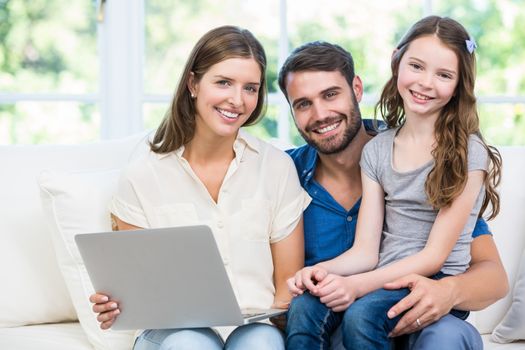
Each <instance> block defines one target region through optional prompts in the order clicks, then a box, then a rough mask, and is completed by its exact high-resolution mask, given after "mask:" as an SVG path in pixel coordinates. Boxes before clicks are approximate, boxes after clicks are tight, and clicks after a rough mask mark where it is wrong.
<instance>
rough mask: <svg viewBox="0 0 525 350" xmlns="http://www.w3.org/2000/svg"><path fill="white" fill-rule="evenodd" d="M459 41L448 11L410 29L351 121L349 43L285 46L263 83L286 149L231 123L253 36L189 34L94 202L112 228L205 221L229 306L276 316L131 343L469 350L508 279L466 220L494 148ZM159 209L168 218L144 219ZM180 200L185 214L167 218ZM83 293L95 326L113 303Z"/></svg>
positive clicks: (252, 78) (484, 238)
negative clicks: (286, 122) (157, 113)
mask: <svg viewBox="0 0 525 350" xmlns="http://www.w3.org/2000/svg"><path fill="white" fill-rule="evenodd" d="M475 49H476V44H475V42H474V40H473V39H472V38H471V37H470V36H469V35H468V33H467V31H466V30H465V29H464V28H463V27H462V26H461V24H459V23H458V22H456V21H454V20H452V19H449V18H441V17H437V16H431V17H426V18H424V19H422V20H420V21H418V22H417V23H416V24H414V25H413V26H412V27H411V28H410V30H409V31H408V32H407V34H406V35H405V37H404V38H403V39H402V40H401V42H400V43H399V45H398V46H397V48H396V49H395V50H394V53H393V55H392V78H391V79H390V80H389V81H388V82H387V84H386V85H385V88H384V89H383V92H382V94H381V99H380V102H379V104H378V107H377V110H378V111H379V114H381V116H382V117H383V118H384V119H385V121H386V124H384V123H374V122H372V121H369V120H362V119H361V114H360V111H359V105H358V104H359V102H360V100H361V97H362V94H363V84H362V82H361V79H360V77H359V76H357V75H355V72H354V64H353V60H352V56H351V54H350V53H349V52H347V51H345V50H344V49H342V48H341V47H339V46H337V45H333V44H330V43H326V42H312V43H307V44H305V45H303V46H301V47H299V48H297V49H296V50H295V51H293V52H292V54H291V55H290V57H289V58H288V59H287V60H286V62H285V64H284V65H283V67H282V68H281V71H280V74H279V86H280V88H281V90H282V92H283V94H284V95H285V96H286V98H287V100H288V102H289V104H290V108H291V110H292V115H293V117H294V121H295V123H296V126H297V128H298V130H299V132H300V133H301V135H302V136H303V138H304V139H305V141H306V142H307V145H305V146H302V147H299V148H297V149H293V150H290V151H288V153H289V156H291V157H289V156H287V155H286V154H285V153H283V152H281V151H279V150H277V149H276V148H274V147H273V146H271V145H269V144H267V143H265V142H263V141H261V140H258V139H256V138H254V137H252V136H250V135H248V134H246V133H244V132H243V131H242V130H240V128H241V127H242V126H248V125H251V124H253V123H255V122H256V121H257V120H258V119H259V117H260V116H261V115H262V112H263V111H264V106H265V100H266V80H265V68H266V56H265V53H264V49H263V47H262V46H261V44H260V43H259V41H258V40H257V39H256V38H255V37H254V36H253V35H252V34H251V33H250V32H249V31H247V30H245V29H240V28H237V27H231V26H224V27H219V28H216V29H214V30H211V31H210V32H208V33H207V34H205V35H204V36H203V37H202V38H201V39H200V40H199V41H198V42H197V44H196V46H195V47H194V49H193V51H192V52H191V54H190V57H189V59H188V61H187V63H186V66H185V68H184V71H183V74H182V76H181V79H180V82H179V85H178V87H177V90H176V92H175V96H174V99H173V101H172V104H171V108H170V111H169V113H168V114H167V115H166V117H165V119H164V120H163V122H162V123H161V125H160V127H159V128H158V129H157V131H156V134H155V136H154V138H153V140H152V141H151V144H150V147H151V152H149V153H147V154H146V155H144V156H143V157H141V158H139V159H137V160H135V161H134V162H132V163H131V164H130V165H129V166H128V167H127V169H126V170H125V171H124V173H123V175H122V177H121V180H120V184H119V188H118V191H117V194H116V195H115V196H114V197H113V199H112V200H111V204H110V210H111V212H112V214H113V215H114V216H115V217H116V222H117V226H118V229H119V230H129V229H139V228H147V227H148V228H149V227H152V228H153V227H162V226H166V225H167V226H170V225H171V226H177V225H181V224H185V225H186V224H197V223H206V224H208V225H210V226H211V227H212V229H213V231H214V235H215V238H216V241H217V244H218V246H219V250H220V252H221V256H222V257H223V259H224V260H225V261H229V263H228V264H227V265H226V266H225V268H226V271H227V272H228V276H229V278H230V280H232V281H233V283H232V284H233V285H234V288H236V294H237V295H239V296H241V297H240V298H239V299H240V300H241V301H242V302H241V307H244V308H250V307H251V308H253V307H262V308H268V307H270V306H273V307H277V308H289V311H288V315H287V317H279V318H276V319H272V322H273V325H272V324H270V323H256V324H250V325H245V326H240V327H237V328H236V329H234V330H233V331H231V332H228V334H227V336H226V337H221V335H219V333H218V332H217V331H216V330H215V329H212V328H201V329H177V330H145V331H143V332H142V333H141V334H140V336H139V337H138V338H137V340H136V342H135V346H134V349H137V350H139V349H199V348H201V349H223V348H225V349H283V348H285V346H286V347H287V348H289V349H303V348H304V349H313V348H315V349H317V348H322V349H330V348H337V347H341V346H344V348H346V349H357V348H361V349H362V348H364V349H389V348H390V346H391V342H392V341H395V343H396V347H399V348H407V349H452V348H454V349H480V348H482V347H483V344H482V341H481V337H480V335H479V333H478V331H477V330H476V329H475V328H474V327H472V326H471V325H470V324H469V323H467V322H466V321H464V319H465V318H466V316H467V315H468V310H478V309H481V308H484V307H486V306H488V305H490V304H491V303H493V302H495V301H496V300H498V299H499V298H501V297H503V296H504V295H505V294H506V293H507V290H508V282H507V277H506V274H505V272H504V269H503V265H502V264H501V261H500V258H499V254H498V251H497V249H496V246H495V244H494V241H493V239H492V236H491V234H490V231H489V229H488V226H487V225H486V223H485V221H484V220H483V219H478V217H481V214H483V213H484V212H485V214H487V213H488V214H489V215H488V216H489V217H490V218H492V217H494V216H495V215H497V213H498V210H499V197H498V194H497V192H496V191H495V187H496V185H497V184H498V181H499V176H500V169H501V158H500V156H499V153H498V151H497V150H496V149H494V148H492V147H490V146H487V145H486V143H485V142H484V140H483V138H482V137H481V134H480V130H479V120H478V116H477V112H476V100H475V97H474V79H475V78H474V77H475ZM376 135H377V136H376ZM160 207H163V208H167V209H170V208H171V209H173V210H172V211H171V213H172V214H171V215H164V216H162V217H160V216H159V215H156V212H157V211H156V209H158V208H160ZM182 207H184V208H186V209H187V210H185V213H186V214H187V213H190V215H184V217H182V216H180V215H179V216H178V215H177V214H176V208H182ZM488 208H490V209H491V211H490V212H489V211H486V209H488ZM358 211H359V212H360V214H359V215H360V220H359V221H358V220H357V218H358ZM164 212H166V211H164ZM254 217H256V219H255V220H254ZM192 220H193V221H194V222H192ZM247 233H249V234H247ZM246 251H249V255H246V254H245V252H246ZM248 257H249V258H248ZM241 266H242V268H243V270H244V271H249V273H238V271H239V270H240V267H241ZM303 266H306V267H304V268H303ZM487 281H490V283H487ZM383 288H384V289H383ZM292 295H293V298H292ZM90 300H91V302H92V303H94V306H93V310H94V311H95V312H96V313H98V317H97V319H98V321H99V322H100V327H101V328H102V329H108V328H110V327H111V325H112V323H113V322H114V320H115V318H116V317H118V314H119V312H120V310H119V308H118V304H117V302H116V301H114V300H112V299H111V297H110V296H106V295H103V294H94V295H92V296H91V298H90ZM144 302H145V303H147V300H144ZM282 331H285V332H284V333H283V332H282ZM284 334H286V336H284ZM409 334H410V336H407V335H409ZM444 334H446V336H444Z"/></svg>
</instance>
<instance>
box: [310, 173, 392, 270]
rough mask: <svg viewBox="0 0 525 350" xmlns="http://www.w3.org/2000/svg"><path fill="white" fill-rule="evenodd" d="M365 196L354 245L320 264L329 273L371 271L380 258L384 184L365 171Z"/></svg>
mask: <svg viewBox="0 0 525 350" xmlns="http://www.w3.org/2000/svg"><path fill="white" fill-rule="evenodd" d="M361 181H362V187H363V197H362V202H361V207H360V208H359V217H358V220H357V227H356V233H355V241H354V245H353V246H352V248H350V249H349V250H347V251H346V252H344V253H343V254H341V255H339V256H338V257H336V258H334V259H332V260H329V261H324V262H322V263H319V264H317V265H318V266H320V267H322V268H323V269H325V270H326V271H327V272H328V273H332V274H336V275H341V276H348V275H353V274H356V273H360V272H365V271H370V270H371V269H373V268H374V267H376V265H377V263H378V261H379V244H380V242H381V233H382V231H383V219H384V215H385V214H384V213H385V192H384V191H383V188H382V187H381V185H379V184H378V183H377V182H375V181H373V180H372V179H370V178H369V177H368V176H367V175H366V174H365V173H364V172H361Z"/></svg>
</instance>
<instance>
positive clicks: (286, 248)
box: [270, 218, 304, 308]
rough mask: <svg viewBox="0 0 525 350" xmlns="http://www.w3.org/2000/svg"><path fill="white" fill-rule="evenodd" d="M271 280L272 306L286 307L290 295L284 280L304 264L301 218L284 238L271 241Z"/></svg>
mask: <svg viewBox="0 0 525 350" xmlns="http://www.w3.org/2000/svg"><path fill="white" fill-rule="evenodd" d="M270 249H271V250H272V260H273V268H274V272H273V280H274V285H275V297H274V302H273V307H275V308H288V305H289V303H290V300H291V298H292V295H291V294H290V292H289V291H288V288H287V285H286V280H287V279H288V278H290V277H292V276H293V275H294V274H295V272H296V271H298V270H299V269H301V268H302V267H303V266H304V234H303V219H302V218H301V220H300V221H299V223H298V224H297V226H296V227H295V229H294V230H293V231H292V233H291V234H289V235H288V236H287V237H286V238H284V239H282V240H280V241H278V242H276V243H272V244H271V246H270Z"/></svg>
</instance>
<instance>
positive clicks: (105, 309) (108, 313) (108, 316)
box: [89, 294, 120, 329]
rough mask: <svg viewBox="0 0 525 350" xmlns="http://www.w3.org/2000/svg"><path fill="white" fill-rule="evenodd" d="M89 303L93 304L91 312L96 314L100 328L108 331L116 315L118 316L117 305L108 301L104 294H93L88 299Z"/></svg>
mask: <svg viewBox="0 0 525 350" xmlns="http://www.w3.org/2000/svg"><path fill="white" fill-rule="evenodd" d="M89 301H90V302H92V303H93V304H95V305H93V312H95V313H97V314H98V316H97V321H98V322H100V328H101V329H109V328H110V327H111V326H112V325H113V322H115V319H116V318H117V315H118V314H120V310H119V308H118V304H117V303H116V302H115V301H111V300H109V297H108V296H107V295H104V294H93V295H91V296H90V297H89Z"/></svg>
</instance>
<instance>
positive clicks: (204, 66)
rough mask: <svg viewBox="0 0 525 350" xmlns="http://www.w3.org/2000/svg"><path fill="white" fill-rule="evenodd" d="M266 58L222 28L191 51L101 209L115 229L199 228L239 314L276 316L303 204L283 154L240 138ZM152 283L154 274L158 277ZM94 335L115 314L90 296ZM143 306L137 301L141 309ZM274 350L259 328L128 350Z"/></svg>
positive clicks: (278, 344) (175, 334)
mask: <svg viewBox="0 0 525 350" xmlns="http://www.w3.org/2000/svg"><path fill="white" fill-rule="evenodd" d="M265 68H266V56H265V53H264V50H263V48H262V46H261V44H260V43H259V42H258V41H257V39H255V38H254V36H253V35H252V34H251V33H250V32H249V31H247V30H243V29H239V28H237V27H231V26H224V27H219V28H216V29H214V30H211V31H210V32H208V33H207V34H205V35H204V36H203V37H202V38H201V39H200V40H199V41H198V42H197V44H196V46H195V47H194V49H193V51H192V53H191V54H190V57H189V59H188V61H187V63H186V66H185V68H184V71H183V74H182V77H181V80H180V82H179V85H178V88H177V90H176V93H175V97H174V99H173V102H172V105H171V109H170V112H169V113H168V114H167V116H166V117H165V119H164V120H163V122H162V124H161V125H160V127H159V128H158V130H157V132H156V134H155V137H154V139H153V141H152V143H151V152H149V154H148V155H147V156H145V157H144V158H142V159H140V160H138V161H136V162H134V163H133V164H131V165H130V166H129V167H128V169H127V170H126V172H125V173H124V175H123V178H122V179H121V183H120V186H119V191H118V193H117V195H116V196H115V197H114V199H113V200H112V202H111V205H110V209H111V212H112V213H113V215H114V216H115V217H116V221H117V224H118V228H119V230H128V229H137V228H145V227H168V226H181V225H191V224H198V223H200V224H207V225H209V226H210V227H211V228H212V231H213V232H214V236H215V239H216V241H217V245H218V247H219V250H220V252H221V256H222V258H223V261H224V264H225V268H226V271H227V273H228V276H229V278H230V281H231V282H232V285H233V288H234V291H235V294H236V296H237V299H238V302H239V304H240V305H241V308H269V307H281V308H285V307H287V305H288V302H289V300H290V298H291V296H290V294H289V293H288V291H287V287H286V279H287V278H289V277H291V276H292V275H293V273H294V272H295V271H296V270H298V269H299V268H301V267H302V266H303V260H304V256H303V255H304V248H303V232H302V231H303V230H302V211H303V210H304V208H305V207H306V206H307V205H308V203H309V201H310V199H309V197H308V195H307V194H306V193H305V192H304V191H303V189H302V188H301V186H300V184H299V181H298V178H297V173H296V170H295V167H294V165H293V162H292V161H291V159H289V158H288V156H287V155H286V154H284V153H283V152H281V151H279V150H277V149H275V148H274V147H272V146H270V145H268V144H266V143H264V142H263V141H261V140H258V139H256V138H254V137H252V136H250V135H248V134H245V133H244V132H243V131H241V130H240V128H241V126H244V125H251V124H253V123H255V122H256V121H257V119H258V118H259V116H260V115H261V114H262V111H263V110H264V105H265V97H266V81H265ZM159 277H160V276H159ZM90 300H91V302H93V303H95V305H94V307H93V310H94V311H95V312H97V313H99V315H98V320H99V321H100V322H101V325H100V326H101V328H103V329H107V328H109V327H111V325H112V323H113V321H114V320H115V317H117V315H118V313H119V312H120V311H119V309H118V305H117V303H116V302H114V301H111V298H110V297H108V296H104V295H101V294H95V295H93V296H91V298H90ZM145 302H147V301H145ZM164 348H166V349H168V348H169V349H223V348H225V349H284V342H283V337H282V334H281V333H280V331H279V330H278V329H277V328H276V327H274V326H271V325H269V324H265V323H257V324H251V325H245V326H241V327H238V328H237V329H235V330H234V331H233V333H231V334H230V336H229V337H228V338H227V339H226V341H225V342H223V340H222V338H221V337H220V336H219V335H218V334H217V332H216V331H215V330H212V329H209V328H208V329H182V330H181V329H177V330H146V331H144V332H143V333H142V334H141V336H140V337H139V338H138V339H137V341H136V343H135V347H134V349H136V350H144V349H164Z"/></svg>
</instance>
